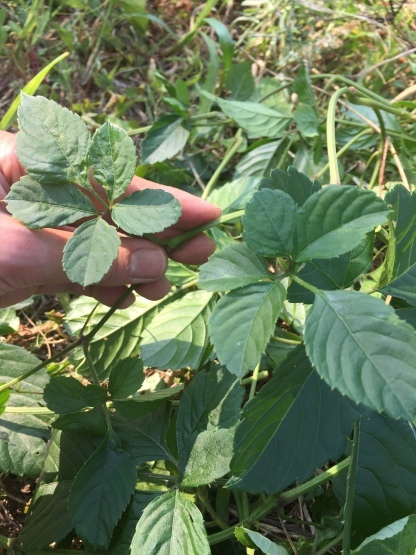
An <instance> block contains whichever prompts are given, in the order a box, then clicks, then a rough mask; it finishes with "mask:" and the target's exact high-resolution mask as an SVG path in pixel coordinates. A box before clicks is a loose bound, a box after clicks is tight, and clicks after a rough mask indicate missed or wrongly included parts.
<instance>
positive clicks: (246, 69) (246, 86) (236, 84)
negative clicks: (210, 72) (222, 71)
mask: <svg viewBox="0 0 416 555" xmlns="http://www.w3.org/2000/svg"><path fill="white" fill-rule="evenodd" d="M251 66H252V63H251V60H244V61H243V62H237V63H233V64H231V66H230V68H229V70H228V73H227V78H226V80H225V85H226V87H227V88H228V89H230V91H231V96H230V98H231V99H232V100H248V99H249V98H250V96H251V95H252V94H253V91H254V87H255V83H254V78H253V75H252V73H251Z"/></svg>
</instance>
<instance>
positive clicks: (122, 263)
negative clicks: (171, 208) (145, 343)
mask: <svg viewBox="0 0 416 555" xmlns="http://www.w3.org/2000/svg"><path fill="white" fill-rule="evenodd" d="M24 174H25V171H24V168H23V167H22V166H21V165H20V163H19V160H18V158H17V156H16V152H15V135H13V134H11V133H7V132H5V131H0V241H1V242H0V308H4V307H7V306H11V305H13V304H15V303H17V302H19V301H22V300H24V299H27V298H28V297H30V296H32V295H35V294H52V293H63V292H69V293H76V294H78V295H89V296H91V297H94V298H96V299H97V300H99V301H100V302H102V303H104V304H107V305H109V306H111V305H113V304H114V303H115V302H116V300H117V299H118V298H119V297H120V296H121V295H122V293H124V291H125V290H126V285H127V284H137V287H136V291H137V292H138V293H139V294H140V295H141V296H143V297H146V298H147V299H151V300H158V299H161V298H163V297H164V296H165V295H166V294H167V293H168V291H169V289H170V283H169V281H168V280H167V279H166V277H165V272H166V269H167V264H168V256H167V254H166V252H165V250H164V249H163V248H162V247H161V246H160V245H157V244H155V243H153V242H151V241H149V240H146V239H141V238H130V237H122V239H121V241H122V245H121V247H120V248H119V253H118V257H117V259H116V260H115V261H114V263H113V265H112V267H111V269H110V271H109V272H108V274H107V275H106V276H105V277H104V279H103V280H102V281H101V282H100V283H99V284H97V285H91V286H88V287H85V288H83V287H81V286H80V285H77V284H74V283H71V282H70V281H69V279H68V277H67V276H66V274H65V272H64V270H63V269H62V253H63V249H64V246H65V243H66V242H67V241H68V239H69V238H70V237H71V235H72V233H73V230H74V228H71V227H65V228H62V229H37V230H33V229H28V228H26V227H24V226H23V225H22V224H21V223H20V222H18V221H17V220H15V219H14V218H12V217H11V216H10V214H9V213H8V212H7V207H6V203H5V202H3V199H4V197H5V196H6V195H7V193H8V192H9V190H10V187H11V185H12V184H13V183H15V182H16V181H18V180H19V179H20V177H21V176H22V175H24ZM146 188H161V189H164V190H165V191H168V192H169V193H171V194H172V195H174V196H175V197H176V199H177V200H178V201H179V202H180V204H181V207H182V215H181V217H180V219H179V221H178V222H177V223H176V224H175V225H173V226H172V227H171V228H169V229H168V230H165V231H164V232H163V233H162V234H159V237H162V238H170V237H174V236H176V235H180V234H181V233H184V232H186V231H189V230H191V229H194V228H195V227H198V226H200V225H203V224H205V223H207V222H209V221H211V220H214V219H215V218H218V217H219V216H220V214H221V211H220V209H219V208H217V207H216V206H214V205H213V204H210V203H208V202H206V201H204V200H201V199H199V198H197V197H195V196H193V195H190V194H188V193H185V192H184V191H181V190H179V189H174V188H171V187H165V186H162V185H158V184H156V183H153V182H151V181H147V180H146V179H141V178H137V177H135V178H133V181H132V183H131V185H130V186H129V189H128V192H129V193H131V192H133V191H135V190H140V189H146ZM214 250H215V244H214V243H213V241H211V240H210V239H209V238H208V237H207V236H205V235H203V234H199V235H196V236H195V237H194V238H193V239H192V240H191V241H189V242H188V243H186V245H185V246H184V247H183V248H182V249H178V250H174V251H172V252H170V253H169V257H170V258H172V259H173V260H176V261H177V262H183V263H186V264H202V263H204V262H206V260H207V259H208V257H209V256H210V255H211V254H212V253H213V252H214ZM133 301H134V297H133V295H131V296H130V298H129V299H128V300H127V301H125V302H124V304H123V308H125V307H127V306H129V305H130V304H131V303H132V302H133Z"/></svg>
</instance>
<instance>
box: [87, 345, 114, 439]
mask: <svg viewBox="0 0 416 555" xmlns="http://www.w3.org/2000/svg"><path fill="white" fill-rule="evenodd" d="M82 349H83V351H84V355H85V360H86V361H87V365H88V369H89V371H90V374H91V378H92V381H93V382H94V383H95V385H98V387H101V383H100V379H99V377H98V374H97V371H96V369H95V366H94V362H93V360H92V358H91V355H90V351H89V345H88V344H84V345H83V346H82ZM101 409H102V410H103V411H104V416H105V420H106V422H107V428H108V431H109V432H111V430H112V429H113V428H112V426H111V420H110V415H109V414H108V410H107V407H106V406H103V407H101Z"/></svg>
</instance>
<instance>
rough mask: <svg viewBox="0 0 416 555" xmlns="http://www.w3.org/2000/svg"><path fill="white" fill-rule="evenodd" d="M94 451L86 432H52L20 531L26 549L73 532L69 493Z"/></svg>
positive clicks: (21, 540) (40, 546) (41, 546)
mask: <svg viewBox="0 0 416 555" xmlns="http://www.w3.org/2000/svg"><path fill="white" fill-rule="evenodd" d="M93 452H94V445H93V442H92V440H91V438H90V437H89V436H88V435H85V433H84V434H82V435H81V434H78V433H73V432H57V431H55V432H53V433H52V438H51V441H50V443H49V445H48V451H47V456H46V460H45V464H44V468H43V472H42V476H41V479H40V484H39V486H38V488H37V490H36V493H35V496H34V498H33V500H32V502H31V504H30V512H29V515H28V516H27V517H26V519H25V525H24V527H23V529H22V533H21V534H20V535H19V541H20V542H21V544H22V546H23V548H24V549H25V551H27V552H32V551H33V550H35V549H36V550H37V549H44V548H47V547H48V546H49V545H50V544H51V543H53V542H59V541H61V540H63V539H64V538H65V537H66V536H67V535H68V534H69V533H70V532H71V530H72V528H73V525H72V522H71V518H70V516H69V513H68V509H67V504H68V496H69V494H70V489H71V486H72V482H73V479H74V478H75V476H76V474H77V472H78V471H79V470H80V469H81V467H82V465H83V464H84V463H85V461H86V460H87V459H88V458H89V457H90V456H91V455H92V453H93Z"/></svg>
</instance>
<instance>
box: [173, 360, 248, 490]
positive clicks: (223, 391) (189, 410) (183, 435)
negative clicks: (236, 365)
mask: <svg viewBox="0 0 416 555" xmlns="http://www.w3.org/2000/svg"><path fill="white" fill-rule="evenodd" d="M243 395H244V389H243V388H242V387H241V386H240V385H239V383H238V379H237V378H236V376H234V375H233V374H231V373H230V372H228V371H227V370H225V369H224V368H221V367H220V366H218V365H217V366H213V367H212V368H211V369H210V370H209V371H208V372H199V373H198V374H197V375H196V376H195V377H194V379H193V380H192V381H191V383H190V384H189V386H188V387H187V388H186V390H185V393H184V394H183V396H182V398H181V402H180V404H179V410H178V418H177V423H176V435H177V441H178V451H179V479H180V480H181V483H182V485H184V486H200V485H202V484H209V483H211V482H212V481H214V480H215V479H217V478H221V477H222V476H224V474H226V473H227V472H228V471H229V469H230V460H231V457H232V454H233V438H234V428H235V425H236V424H237V422H238V420H239V417H240V405H241V403H242V400H243Z"/></svg>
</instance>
